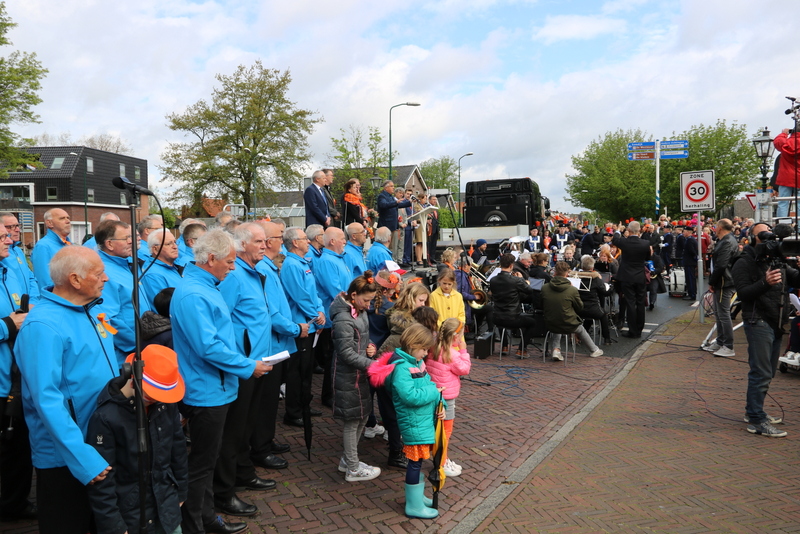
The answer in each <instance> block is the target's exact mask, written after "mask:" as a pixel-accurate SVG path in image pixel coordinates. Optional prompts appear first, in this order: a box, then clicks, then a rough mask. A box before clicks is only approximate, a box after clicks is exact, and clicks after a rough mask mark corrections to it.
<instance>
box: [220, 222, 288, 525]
mask: <svg viewBox="0 0 800 534" xmlns="http://www.w3.org/2000/svg"><path fill="white" fill-rule="evenodd" d="M233 241H234V243H235V246H236V270H234V271H233V272H231V273H230V274H229V275H228V276H227V277H226V278H225V280H223V281H222V282H221V283H220V284H219V292H220V293H222V298H223V299H225V303H226V304H227V305H228V309H229V310H230V311H231V319H232V320H233V332H234V337H235V340H236V348H237V349H238V351H239V352H240V353H241V354H244V355H245V356H246V357H247V358H250V359H251V360H254V361H259V360H261V358H264V357H267V356H272V355H273V354H274V352H273V350H272V320H271V318H270V306H269V303H268V302H267V292H266V286H265V285H264V276H263V275H262V274H260V273H259V272H258V271H256V265H257V264H258V262H260V261H261V259H262V258H263V257H264V250H265V249H266V235H265V234H264V230H263V229H262V228H261V226H259V225H258V224H256V223H245V224H242V225H240V226H238V227H237V228H236V230H235V231H234V233H233ZM262 388H263V379H261V378H258V379H257V378H254V377H252V376H250V377H247V378H240V379H239V396H238V397H236V399H235V400H234V401H233V402H232V403H231V404H230V406H229V407H228V414H227V416H226V418H225V428H224V430H223V433H222V444H221V445H220V451H219V458H218V459H217V465H216V467H215V468H214V503H215V506H216V507H217V508H219V509H220V510H222V511H223V512H225V513H226V514H229V515H241V516H246V515H253V514H255V513H256V512H257V511H258V508H256V507H255V506H254V505H252V504H248V503H246V502H244V501H242V500H241V499H239V497H238V496H237V495H236V489H235V488H236V487H237V486H239V487H244V488H246V489H249V490H268V489H274V488H275V481H274V480H269V479H263V478H259V477H258V476H257V475H256V470H255V467H254V466H253V463H252V462H251V461H250V438H251V437H252V432H253V427H254V426H255V424H256V421H257V417H258V411H259V410H260V409H261V398H262ZM284 462H285V464H286V465H283V466H282V467H286V466H288V465H289V463H288V462H286V461H285V460H284Z"/></svg>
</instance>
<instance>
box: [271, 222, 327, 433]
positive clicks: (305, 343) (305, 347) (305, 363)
mask: <svg viewBox="0 0 800 534" xmlns="http://www.w3.org/2000/svg"><path fill="white" fill-rule="evenodd" d="M283 244H284V245H286V249H287V250H288V251H289V254H287V255H286V259H285V260H284V262H283V267H282V268H281V282H282V283H283V287H284V290H285V292H286V298H287V300H288V301H289V309H290V310H291V312H292V320H293V321H294V322H295V323H308V324H309V329H308V333H309V334H313V333H314V332H316V331H317V330H319V329H320V328H322V326H323V325H324V324H325V312H324V311H323V308H322V301H320V299H319V295H318V294H317V283H316V279H315V278H314V273H313V272H312V271H311V262H310V261H309V260H308V259H306V257H307V255H308V247H309V242H308V237H307V236H306V233H305V232H304V231H303V229H302V228H298V227H296V226H292V227H289V228H287V229H286V231H285V232H284V234H283ZM295 341H296V343H297V351H296V352H295V353H294V354H292V357H291V358H289V361H288V363H287V366H286V398H285V401H286V413H285V414H284V416H283V422H284V423H285V424H287V425H289V426H296V427H301V428H302V427H303V408H304V406H306V405H308V404H310V402H311V379H312V376H313V372H314V349H313V341H314V337H313V336H310V335H309V337H306V338H303V337H300V338H297V339H296V340H295ZM311 415H322V412H320V411H317V410H311Z"/></svg>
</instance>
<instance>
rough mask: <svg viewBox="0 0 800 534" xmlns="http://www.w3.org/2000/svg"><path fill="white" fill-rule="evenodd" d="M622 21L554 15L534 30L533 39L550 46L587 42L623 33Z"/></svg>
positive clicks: (594, 16) (584, 16)
mask: <svg viewBox="0 0 800 534" xmlns="http://www.w3.org/2000/svg"><path fill="white" fill-rule="evenodd" d="M625 29H626V22H625V20H623V19H617V18H610V17H605V16H601V15H556V16H552V17H550V16H549V17H547V18H546V19H545V23H544V26H542V27H541V28H537V29H535V31H534V33H533V38H534V39H535V40H537V41H544V42H545V44H552V43H555V42H558V41H568V40H576V39H577V40H588V39H594V38H596V37H599V36H601V35H608V34H618V33H624V32H625Z"/></svg>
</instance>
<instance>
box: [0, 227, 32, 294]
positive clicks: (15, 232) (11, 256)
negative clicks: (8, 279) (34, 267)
mask: <svg viewBox="0 0 800 534" xmlns="http://www.w3.org/2000/svg"><path fill="white" fill-rule="evenodd" d="M0 223H2V225H3V226H5V227H6V232H8V234H9V237H10V238H11V244H10V245H9V246H8V257H7V258H4V259H3V261H2V264H3V265H5V266H6V267H7V268H8V270H9V271H11V272H12V273H14V274H15V275H16V276H17V279H18V280H19V281H20V282H21V283H22V285H23V286H24V291H23V293H27V294H28V296H29V297H30V301H31V302H32V303H35V302H36V301H37V300H39V283H38V282H37V281H36V277H35V276H34V275H33V271H31V268H30V267H29V266H28V260H27V258H26V257H25V252H24V251H23V250H22V243H21V242H20V240H19V236H20V226H19V221H18V220H17V218H16V216H15V215H14V214H13V213H9V212H7V211H5V212H2V213H0Z"/></svg>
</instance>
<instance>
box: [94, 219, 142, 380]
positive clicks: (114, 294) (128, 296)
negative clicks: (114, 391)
mask: <svg viewBox="0 0 800 534" xmlns="http://www.w3.org/2000/svg"><path fill="white" fill-rule="evenodd" d="M95 237H96V238H97V246H98V247H99V249H100V250H99V252H98V253H99V254H100V259H101V260H103V263H104V264H105V266H106V274H107V275H108V283H106V285H105V287H104V288H103V302H102V303H100V305H99V308H100V309H101V311H103V312H105V314H106V319H107V320H108V321H109V322H110V323H111V326H113V327H114V328H115V329H116V330H117V333H116V334H115V335H114V353H115V354H116V355H117V363H118V365H117V367H120V366H122V364H123V362H125V358H127V357H128V354H130V353H131V352H133V351H134V350H136V333H135V329H134V312H133V273H132V272H131V264H130V263H128V260H129V259H130V257H131V253H132V251H133V237H132V236H131V227H130V225H129V224H128V223H124V222H122V221H106V222H104V223H103V224H101V225H100V226H99V227H98V228H97V233H96V234H95ZM140 272H141V271H140ZM138 291H139V317H141V316H142V314H143V313H144V312H146V311H148V310H150V309H151V306H150V304H149V302H148V300H147V295H146V294H145V291H144V287H143V286H142V282H141V280H140V281H139V287H138Z"/></svg>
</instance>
